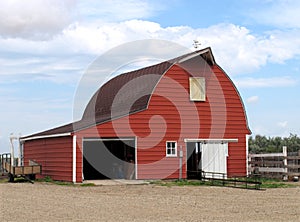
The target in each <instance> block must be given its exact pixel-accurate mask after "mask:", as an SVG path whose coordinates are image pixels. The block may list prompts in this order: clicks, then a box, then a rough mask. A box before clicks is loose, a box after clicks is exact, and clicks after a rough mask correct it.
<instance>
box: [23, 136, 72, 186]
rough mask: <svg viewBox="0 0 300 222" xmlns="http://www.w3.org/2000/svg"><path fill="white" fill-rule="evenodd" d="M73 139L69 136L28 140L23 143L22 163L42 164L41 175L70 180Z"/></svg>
mask: <svg viewBox="0 0 300 222" xmlns="http://www.w3.org/2000/svg"><path fill="white" fill-rule="evenodd" d="M72 149H73V140H72V137H71V136H65V137H54V138H44V139H35V140H28V141H25V143H24V164H25V165H28V164H29V160H34V161H36V162H37V163H39V164H41V165H42V175H41V177H45V176H49V177H51V178H52V179H53V180H62V181H69V182H72V172H73V171H72V166H73V165H72V158H73V153H72Z"/></svg>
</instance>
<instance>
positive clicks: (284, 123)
mask: <svg viewBox="0 0 300 222" xmlns="http://www.w3.org/2000/svg"><path fill="white" fill-rule="evenodd" d="M277 125H278V126H279V127H281V128H286V127H287V125H288V121H283V122H278V123H277Z"/></svg>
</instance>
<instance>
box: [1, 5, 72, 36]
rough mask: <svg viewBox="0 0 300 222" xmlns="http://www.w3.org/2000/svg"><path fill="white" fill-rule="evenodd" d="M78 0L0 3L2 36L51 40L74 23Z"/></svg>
mask: <svg viewBox="0 0 300 222" xmlns="http://www.w3.org/2000/svg"><path fill="white" fill-rule="evenodd" d="M75 3H76V1H75V0H43V1H40V0H26V1H23V0H9V1H1V2H0V36H2V37H5V38H10V37H12V38H16V37H21V38H29V39H48V38H50V37H52V36H53V35H55V34H57V33H59V32H61V31H62V30H63V29H64V28H65V27H66V26H68V25H69V24H70V22H71V20H72V9H73V8H74V6H75Z"/></svg>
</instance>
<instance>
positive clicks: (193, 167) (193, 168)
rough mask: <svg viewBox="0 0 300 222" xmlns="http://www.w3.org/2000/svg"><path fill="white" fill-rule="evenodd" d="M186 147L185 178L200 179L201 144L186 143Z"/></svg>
mask: <svg viewBox="0 0 300 222" xmlns="http://www.w3.org/2000/svg"><path fill="white" fill-rule="evenodd" d="M186 145H187V163H186V167H187V178H188V179H199V178H201V168H202V166H201V144H200V143H199V142H188V143H186Z"/></svg>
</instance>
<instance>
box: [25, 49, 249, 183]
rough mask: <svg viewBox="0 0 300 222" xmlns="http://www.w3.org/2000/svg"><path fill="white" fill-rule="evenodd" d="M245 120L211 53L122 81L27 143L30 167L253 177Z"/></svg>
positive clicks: (77, 177) (80, 174) (65, 172)
mask: <svg viewBox="0 0 300 222" xmlns="http://www.w3.org/2000/svg"><path fill="white" fill-rule="evenodd" d="M250 133H251V132H250V130H249V128H248V124H247V117H246V112H245V108H244V105H243V102H242V99H241V97H240V95H239V92H238V90H237V88H236V87H235V85H234V84H233V82H232V81H231V79H230V78H229V77H228V75H227V74H226V73H225V72H224V70H222V68H221V67H220V66H218V65H217V64H216V62H215V59H214V57H213V54H212V51H211V49H210V48H206V49H202V50H198V51H195V52H192V53H189V54H186V55H182V56H180V57H177V58H174V59H172V60H168V61H164V62H161V63H159V64H156V65H152V66H148V67H145V68H142V69H138V70H135V71H131V72H127V73H124V74H121V75H118V76H116V77H115V78H113V79H111V80H109V81H108V82H107V83H105V84H104V85H103V86H101V87H100V88H99V89H98V91H97V92H96V93H95V94H94V96H93V97H92V98H91V99H90V101H89V103H88V105H87V107H86V108H85V111H84V114H83V116H82V119H81V120H80V121H77V122H74V123H70V124H67V125H64V126H61V127H57V128H54V129H50V130H47V131H44V132H40V133H37V134H34V135H30V136H26V137H23V138H21V140H20V141H21V144H22V149H23V156H24V164H27V163H28V162H29V160H34V161H36V162H38V163H39V164H41V165H42V176H50V177H51V178H52V179H54V180H62V181H70V182H77V183H80V182H82V181H83V180H87V179H103V178H112V179H114V178H125V179H165V178H168V179H174V178H193V177H195V176H197V174H198V173H199V172H202V171H204V172H217V173H223V174H226V176H227V177H231V176H245V175H246V174H247V158H246V157H247V135H249V134H250Z"/></svg>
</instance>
